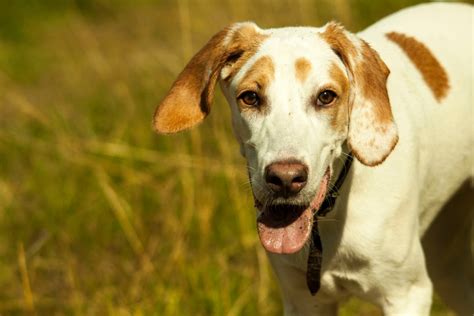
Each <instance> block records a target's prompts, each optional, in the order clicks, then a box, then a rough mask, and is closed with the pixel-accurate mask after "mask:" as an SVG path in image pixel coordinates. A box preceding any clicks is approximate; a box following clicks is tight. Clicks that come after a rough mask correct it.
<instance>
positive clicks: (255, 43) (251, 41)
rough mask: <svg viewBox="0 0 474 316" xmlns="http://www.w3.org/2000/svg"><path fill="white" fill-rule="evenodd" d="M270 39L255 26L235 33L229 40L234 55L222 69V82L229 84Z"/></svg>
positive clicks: (247, 26)
mask: <svg viewBox="0 0 474 316" xmlns="http://www.w3.org/2000/svg"><path fill="white" fill-rule="evenodd" d="M267 37H268V35H264V34H262V33H259V32H257V30H256V29H255V27H254V26H253V25H245V26H242V27H241V28H240V29H238V30H237V31H235V32H234V34H233V36H232V37H231V38H230V39H229V50H230V51H232V52H233V55H232V56H231V57H230V59H229V60H228V61H227V62H226V63H225V65H224V67H223V69H222V73H221V75H222V80H224V82H225V83H229V82H230V80H231V79H232V78H233V77H234V76H235V75H236V74H237V73H238V72H239V70H240V69H241V68H242V66H243V65H245V63H247V61H248V60H249V59H250V58H252V56H253V55H255V53H256V52H257V50H258V48H259V47H260V45H261V43H262V42H263V41H264V40H265V39H266V38H267Z"/></svg>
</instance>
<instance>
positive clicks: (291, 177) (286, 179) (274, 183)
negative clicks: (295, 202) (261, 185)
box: [265, 161, 308, 198]
mask: <svg viewBox="0 0 474 316" xmlns="http://www.w3.org/2000/svg"><path fill="white" fill-rule="evenodd" d="M307 180H308V168H307V167H306V166H305V165H304V164H302V163H301V162H298V161H281V162H274V163H272V164H270V165H268V166H267V167H266V168H265V181H266V183H267V185H268V187H269V188H270V189H271V190H272V191H273V192H274V193H275V194H276V195H278V196H283V197H285V198H287V197H290V196H292V195H295V194H297V193H298V192H300V191H301V189H303V188H304V186H305V185H306V181H307Z"/></svg>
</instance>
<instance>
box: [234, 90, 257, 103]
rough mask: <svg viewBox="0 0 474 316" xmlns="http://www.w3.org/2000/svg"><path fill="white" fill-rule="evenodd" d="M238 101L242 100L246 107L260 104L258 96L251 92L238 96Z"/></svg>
mask: <svg viewBox="0 0 474 316" xmlns="http://www.w3.org/2000/svg"><path fill="white" fill-rule="evenodd" d="M239 99H240V100H242V102H244V103H245V104H247V105H251V106H257V105H258V104H259V102H260V98H259V97H258V94H257V93H256V92H253V91H245V92H243V93H242V94H241V95H240V96H239Z"/></svg>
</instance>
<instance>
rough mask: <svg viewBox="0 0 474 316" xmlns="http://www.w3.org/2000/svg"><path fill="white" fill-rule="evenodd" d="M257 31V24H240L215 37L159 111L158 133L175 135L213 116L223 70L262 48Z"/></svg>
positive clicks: (200, 53) (177, 80) (260, 38)
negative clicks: (213, 101)
mask: <svg viewBox="0 0 474 316" xmlns="http://www.w3.org/2000/svg"><path fill="white" fill-rule="evenodd" d="M257 30H258V28H257V26H256V25H255V24H253V23H238V24H234V25H231V26H229V27H226V28H224V29H223V30H222V31H220V32H218V33H217V34H215V35H214V36H213V37H212V38H211V39H210V40H209V42H208V43H207V44H206V45H204V47H203V48H202V49H201V50H200V51H199V52H198V53H197V54H196V55H194V57H193V58H192V59H191V61H190V62H189V63H188V64H187V65H186V67H185V68H184V70H183V71H182V72H181V73H180V74H179V75H178V78H177V79H176V81H175V82H174V83H173V85H172V87H171V89H170V91H169V92H168V94H167V95H166V96H165V98H164V99H163V101H161V103H160V104H159V105H158V107H157V108H156V110H155V114H154V127H155V130H156V131H157V132H159V133H175V132H178V131H181V130H184V129H187V128H190V127H192V126H194V125H196V124H197V123H199V122H201V121H202V120H203V119H204V118H205V117H206V115H207V114H209V111H210V106H211V103H212V99H213V96H214V89H215V86H216V83H217V80H218V78H219V75H220V71H221V69H222V68H223V67H224V66H225V65H226V64H228V63H233V62H235V61H236V59H238V58H239V57H240V56H242V55H244V54H245V53H246V52H247V50H249V49H253V50H254V51H255V50H256V49H257V48H258V46H259V44H260V43H261V40H263V39H262V37H259V36H257V35H256V34H258V31H257ZM252 35H253V36H252ZM262 36H263V35H262ZM250 37H251V38H252V40H251V41H249V38H250Z"/></svg>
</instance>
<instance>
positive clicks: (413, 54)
mask: <svg viewBox="0 0 474 316" xmlns="http://www.w3.org/2000/svg"><path fill="white" fill-rule="evenodd" d="M385 35H386V36H387V38H388V39H389V40H391V41H392V42H394V43H395V44H397V45H398V46H399V47H400V48H401V49H402V50H403V51H404V52H405V54H406V55H407V56H408V58H409V59H410V60H411V61H412V63H413V64H414V65H415V67H416V68H417V69H418V71H419V72H420V73H421V75H422V77H423V80H424V81H425V83H426V84H427V85H428V87H429V88H430V89H431V91H432V92H433V95H434V96H435V98H436V100H437V101H438V102H440V101H441V100H442V99H443V98H444V97H446V95H447V93H448V90H449V82H448V75H447V73H446V71H445V70H444V68H443V66H442V65H441V64H440V62H439V61H438V60H437V59H436V57H435V56H434V55H433V54H432V53H431V51H430V50H429V48H428V47H427V46H426V45H425V44H423V43H421V42H419V41H418V40H416V39H415V38H414V37H411V36H408V35H405V34H402V33H397V32H390V33H387V34H385Z"/></svg>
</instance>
